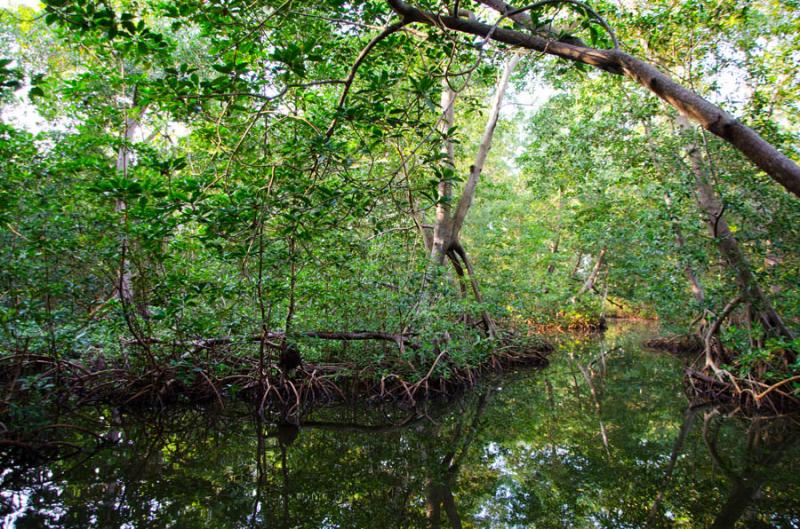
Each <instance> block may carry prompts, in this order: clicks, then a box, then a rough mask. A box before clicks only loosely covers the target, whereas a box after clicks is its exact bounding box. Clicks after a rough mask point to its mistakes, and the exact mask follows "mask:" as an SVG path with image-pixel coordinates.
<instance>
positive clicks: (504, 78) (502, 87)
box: [452, 55, 521, 240]
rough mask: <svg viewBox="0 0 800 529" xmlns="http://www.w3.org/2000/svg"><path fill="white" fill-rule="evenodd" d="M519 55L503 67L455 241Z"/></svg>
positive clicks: (455, 222)
mask: <svg viewBox="0 0 800 529" xmlns="http://www.w3.org/2000/svg"><path fill="white" fill-rule="evenodd" d="M520 58H521V57H520V56H519V55H512V56H511V57H510V58H509V59H508V60H507V61H506V63H505V66H504V67H503V73H502V75H501V76H500V80H499V81H498V82H497V90H496V91H495V94H494V98H493V99H492V106H491V109H490V110H489V119H488V120H487V121H486V128H485V129H484V131H483V136H482V137H481V143H480V146H479V147H478V153H477V154H476V155H475V162H474V163H473V164H472V167H470V172H469V178H468V179H467V183H466V184H465V185H464V189H463V190H462V191H461V198H460V199H459V201H458V207H456V212H455V214H454V216H453V227H452V231H453V239H454V240H458V235H459V233H460V232H461V228H462V227H463V226H464V219H466V217H467V213H468V212H469V208H470V207H471V206H472V201H473V199H474V198H475V189H476V188H477V187H478V181H479V180H480V177H481V172H482V171H483V166H484V165H485V164H486V158H487V157H488V155H489V149H491V148H492V138H493V137H494V131H495V128H496V127H497V120H498V119H499V118H500V108H501V107H502V106H503V98H504V97H505V94H506V89H507V88H508V81H509V79H511V73H512V72H513V71H514V68H515V67H516V66H517V63H518V62H519V60H520Z"/></svg>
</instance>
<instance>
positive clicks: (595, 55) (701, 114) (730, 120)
mask: <svg viewBox="0 0 800 529" xmlns="http://www.w3.org/2000/svg"><path fill="white" fill-rule="evenodd" d="M479 1H481V2H482V3H485V4H487V5H490V6H492V5H493V4H494V5H504V6H505V8H504V9H506V10H508V9H510V6H508V4H505V3H502V4H500V3H499V2H497V1H491V2H489V1H487V0H479ZM387 2H388V3H389V5H390V6H391V7H392V9H394V11H395V12H396V13H398V14H399V15H400V16H402V17H403V21H404V22H406V23H411V22H419V23H422V24H427V25H435V26H440V27H444V28H447V29H451V30H453V31H458V32H461V33H467V34H470V35H475V36H478V37H483V38H486V37H487V36H491V38H492V40H495V41H498V42H503V43H505V44H510V45H512V46H519V47H522V48H527V49H531V50H536V51H539V52H542V53H546V54H548V55H554V56H556V57H561V58H563V59H567V60H569V61H573V62H579V63H583V64H587V65H589V66H594V67H596V68H599V69H602V70H605V71H607V72H610V73H614V74H618V75H626V76H627V77H629V78H631V79H632V80H634V81H636V82H637V83H639V84H640V85H641V86H643V87H644V88H646V89H648V90H650V91H651V92H653V93H654V94H655V95H657V96H658V97H659V98H661V99H662V100H663V101H665V102H666V103H667V104H669V105H671V106H672V107H674V108H675V109H677V110H678V111H679V112H680V113H681V114H684V115H686V116H688V117H690V118H691V119H693V120H694V121H696V122H698V123H699V124H700V125H701V126H702V127H703V128H705V129H706V130H708V131H709V132H711V133H712V134H715V135H717V136H719V137H720V138H722V139H723V140H725V141H727V142H728V143H730V144H731V145H733V146H734V147H735V148H736V149H738V150H739V151H740V152H742V153H743V154H744V155H745V156H747V158H749V159H750V161H752V162H753V163H754V164H755V165H756V166H757V167H759V168H760V169H762V170H763V171H764V172H765V173H767V174H768V175H769V176H770V177H772V179H773V180H775V181H776V182H778V183H779V184H781V185H782V186H783V187H785V188H786V189H787V190H788V191H790V192H791V193H793V194H794V195H796V196H798V197H800V166H798V165H797V163H795V162H794V161H792V160H791V159H790V158H788V157H787V156H785V155H783V154H782V153H781V152H779V151H778V150H777V149H776V148H775V147H773V146H772V145H771V144H770V143H768V142H767V141H766V140H764V139H763V138H762V137H761V136H759V135H758V133H756V132H755V131H754V130H752V129H750V128H749V127H747V126H745V125H743V124H742V123H740V122H739V121H737V120H736V119H735V118H734V117H733V116H731V115H730V114H728V113H727V112H725V111H724V110H722V109H721V108H719V107H718V106H716V105H714V104H712V103H710V102H709V101H707V100H705V99H703V98H702V97H700V96H699V95H698V94H696V93H694V92H692V91H691V90H688V89H686V88H684V87H683V86H681V85H679V84H678V83H676V82H675V81H673V80H672V79H671V78H670V77H669V76H667V75H665V74H664V73H662V72H660V71H659V70H658V69H657V68H655V67H654V66H652V65H651V64H648V63H647V62H644V61H642V60H640V59H637V58H636V57H633V56H631V55H628V54H627V53H624V52H623V51H621V50H619V49H611V50H600V49H595V48H589V47H586V46H579V45H574V44H569V43H566V42H561V41H558V40H553V39H551V38H544V37H541V36H539V35H535V34H527V33H523V32H520V31H515V30H511V29H507V28H501V27H497V26H493V25H490V24H484V23H482V22H478V21H475V20H469V19H464V18H459V17H455V16H449V15H439V14H434V13H429V12H426V11H422V10H420V9H417V8H415V7H412V6H411V5H409V4H408V3H406V2H404V1H402V0H387Z"/></svg>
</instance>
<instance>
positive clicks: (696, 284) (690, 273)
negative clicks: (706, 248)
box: [664, 193, 706, 305]
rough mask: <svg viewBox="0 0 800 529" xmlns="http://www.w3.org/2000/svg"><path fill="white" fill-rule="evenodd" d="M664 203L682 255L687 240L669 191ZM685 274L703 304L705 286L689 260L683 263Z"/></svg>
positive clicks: (698, 301)
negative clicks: (675, 214)
mask: <svg viewBox="0 0 800 529" xmlns="http://www.w3.org/2000/svg"><path fill="white" fill-rule="evenodd" d="M664 203H665V204H666V205H667V211H668V212H669V216H670V220H671V221H672V232H673V233H674V234H675V245H676V246H677V247H678V255H681V254H683V253H684V249H685V248H686V240H685V239H684V238H683V231H682V230H681V225H680V224H679V223H678V219H676V218H675V216H674V215H673V214H672V199H671V198H670V196H669V194H668V193H664ZM683 274H684V275H685V276H686V279H687V280H688V281H689V286H690V287H691V289H692V295H693V296H694V299H695V301H697V303H699V304H700V305H702V304H703V303H704V302H705V299H706V296H705V292H704V291H703V286H702V285H701V284H700V280H699V279H698V278H697V274H696V273H695V271H694V268H692V264H691V263H690V262H689V261H688V260H687V261H686V262H685V263H684V265H683Z"/></svg>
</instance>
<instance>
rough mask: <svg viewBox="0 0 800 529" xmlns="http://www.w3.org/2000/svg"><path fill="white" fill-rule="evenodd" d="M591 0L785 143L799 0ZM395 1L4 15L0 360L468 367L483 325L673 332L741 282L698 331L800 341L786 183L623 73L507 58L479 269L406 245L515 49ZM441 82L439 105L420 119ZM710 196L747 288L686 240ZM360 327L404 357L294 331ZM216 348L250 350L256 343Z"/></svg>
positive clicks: (176, 5)
mask: <svg viewBox="0 0 800 529" xmlns="http://www.w3.org/2000/svg"><path fill="white" fill-rule="evenodd" d="M443 4H447V2H444V3H442V2H434V1H432V0H430V1H425V2H421V3H420V4H419V7H421V8H425V9H427V10H429V11H432V12H439V11H441V12H442V13H444V9H446V8H448V6H445V5H443ZM458 4H459V2H456V5H458ZM544 4H545V5H542V6H540V7H538V8H537V9H536V10H534V11H533V12H531V17H532V19H533V24H534V25H536V26H537V27H539V28H542V27H546V28H551V29H548V31H550V32H551V33H550V37H551V38H553V39H558V40H559V41H569V42H574V41H576V40H577V39H582V40H581V41H579V42H585V43H588V45H592V46H595V47H598V48H608V47H610V46H611V44H612V43H611V37H610V35H609V33H608V32H607V31H606V30H605V29H604V28H603V27H602V24H600V23H599V22H598V18H597V17H595V16H594V15H592V13H593V11H590V10H587V9H586V8H585V7H580V6H577V5H576V4H566V3H565V4H563V5H562V4H559V3H544ZM460 7H461V8H462V9H468V10H470V11H472V12H473V13H474V14H473V15H469V16H475V17H477V18H478V19H484V20H489V21H496V20H497V14H496V13H493V12H491V11H490V10H488V9H487V8H485V7H482V6H480V5H479V4H477V3H475V2H469V1H464V2H460ZM592 7H593V8H594V10H595V11H597V12H598V13H599V14H600V15H601V16H602V17H603V19H605V21H607V23H608V25H609V26H610V27H612V28H613V29H614V31H615V33H616V37H617V38H618V40H619V41H620V43H621V45H622V47H623V48H624V49H625V50H626V51H628V52H630V53H632V54H636V55H638V56H640V57H642V58H645V59H647V60H649V61H650V62H652V63H653V64H655V65H657V66H658V67H659V68H660V69H662V70H663V71H664V72H667V73H669V75H671V76H672V77H673V78H674V79H676V80H677V81H678V82H680V83H681V84H683V85H684V86H687V87H690V88H691V89H693V90H694V91H696V92H697V93H699V94H701V95H703V96H705V97H706V98H708V99H710V100H711V101H713V102H715V103H718V104H719V105H721V106H722V107H724V108H726V109H727V110H728V111H729V112H731V113H732V114H734V115H735V116H737V117H738V118H740V119H741V120H742V121H743V122H745V123H747V124H748V125H750V126H752V127H753V128H754V129H756V130H757V131H758V132H759V133H760V134H761V135H762V136H763V137H764V138H765V139H766V140H767V141H769V142H770V143H771V144H772V145H774V146H776V147H777V148H778V150H779V151H781V152H783V153H785V154H786V155H787V156H789V157H790V158H794V159H795V160H797V159H800V148H799V145H800V122H798V116H800V113H799V112H798V110H800V109H798V101H800V72H798V69H800V63H798V61H797V54H798V50H800V43H798V39H800V11H798V8H797V6H796V5H795V4H794V3H791V2H774V1H771V0H758V1H749V0H748V1H744V0H724V1H721V2H720V1H714V2H708V1H705V0H693V1H687V2H681V3H679V4H677V5H676V4H675V3H674V2H665V1H658V2H638V1H633V2H623V3H613V2H604V1H602V2H593V3H592ZM466 17H467V15H465V20H466ZM397 20H398V17H397V16H396V14H395V12H394V11H393V9H392V6H391V5H390V3H387V2H385V1H379V0H370V1H367V2H358V3H349V2H342V1H338V0H329V1H322V2H320V1H315V2H308V1H291V0H290V1H288V2H283V1H280V2H279V1H274V2H273V1H271V0H264V1H260V2H256V3H251V2H239V1H236V0H233V1H227V0H226V1H216V0H212V1H204V2H196V1H194V0H174V1H167V2H163V1H157V2H156V1H150V0H140V1H128V0H120V1H117V0H112V1H103V2H83V1H78V0H75V1H73V0H46V1H45V2H44V5H43V6H42V7H41V8H40V9H31V8H26V7H19V8H17V9H15V10H5V11H3V12H2V19H1V20H0V22H1V23H2V39H0V58H2V61H0V89H1V90H2V91H3V92H2V101H0V104H2V107H0V112H2V114H0V117H2V124H1V125H0V127H2V128H1V129H0V174H1V175H2V179H1V180H0V226H1V227H0V262H1V263H2V267H0V349H2V350H3V352H4V354H6V353H37V354H46V355H48V356H50V357H65V358H81V359H83V360H86V361H88V359H91V358H94V357H97V356H102V357H104V358H120V357H124V358H125V359H126V360H125V361H126V362H128V363H134V364H136V363H151V364H153V363H168V362H172V363H175V362H190V363H191V362H193V361H200V360H201V359H202V358H203V355H204V350H203V348H191V347H187V346H185V344H187V343H190V342H191V343H196V341H197V340H213V339H219V338H222V337H229V339H231V340H233V339H235V338H241V339H244V338H245V337H252V336H256V337H258V336H261V337H262V343H263V340H264V339H266V336H267V335H268V334H269V333H276V332H280V333H284V334H282V336H283V341H284V342H285V341H286V340H294V341H297V342H298V343H299V344H300V348H301V351H302V353H303V357H304V358H305V359H306V360H314V361H326V360H331V359H336V360H339V361H343V360H347V361H355V362H357V363H365V364H369V363H376V362H380V361H381V360H382V359H383V358H384V357H385V356H386V355H387V354H388V355H395V354H400V355H402V356H403V357H404V360H407V361H408V362H410V363H411V365H414V366H416V367H419V366H420V365H421V366H423V367H419V369H421V370H422V371H423V372H425V371H427V366H428V365H430V363H431V362H432V361H433V359H434V358H436V356H437V355H439V353H440V351H441V350H442V349H446V350H447V352H448V360H449V362H450V364H451V365H461V366H463V365H476V364H478V363H480V362H481V361H482V360H483V359H485V357H486V355H487V354H488V353H489V352H490V351H491V349H492V345H491V338H493V333H492V331H491V326H490V325H489V324H488V323H486V322H487V316H486V315H490V316H491V318H492V319H493V320H495V321H497V322H498V324H499V327H500V328H501V329H505V330H508V329H521V328H524V327H526V326H528V325H531V324H557V325H570V324H576V323H578V324H585V325H590V324H594V323H596V322H597V320H598V318H599V317H600V316H601V315H603V314H606V313H609V314H618V315H625V316H643V317H653V316H658V317H659V318H660V319H662V320H663V321H665V322H668V323H669V324H671V325H674V326H675V327H676V328H682V329H685V328H686V327H687V326H689V324H690V322H692V320H695V319H696V317H698V316H703V315H705V319H706V320H707V321H711V320H713V319H714V316H710V315H716V314H719V313H720V312H721V311H722V310H723V307H725V305H726V304H727V303H728V302H729V300H731V299H732V298H733V297H735V296H736V295H737V292H739V291H741V292H743V294H741V296H743V299H744V303H743V304H742V305H741V307H736V308H735V309H734V311H733V316H732V319H731V320H730V324H726V325H724V326H723V327H722V340H723V341H724V342H725V343H726V344H729V345H733V347H732V349H735V350H738V351H745V352H748V355H749V356H748V357H747V358H749V359H751V360H752V359H761V360H764V359H766V360H768V362H767V364H768V365H769V369H772V370H779V371H780V373H779V374H780V375H790V374H791V373H792V372H793V371H794V370H797V363H796V358H795V357H794V356H793V355H789V356H781V357H780V358H779V359H774V358H773V360H775V361H774V362H771V361H769V360H770V358H772V356H771V355H775V354H778V352H785V351H787V350H789V351H790V350H792V349H794V350H797V349H798V345H797V342H796V341H795V342H792V336H793V331H792V329H794V330H796V329H797V328H798V326H799V325H800V319H799V318H800V291H798V289H797V285H798V284H800V253H798V248H800V228H799V227H800V208H798V199H797V197H795V196H793V195H792V194H790V193H789V192H787V191H786V190H785V189H784V188H783V187H781V186H779V185H777V184H776V183H775V182H773V181H772V180H770V178H769V177H768V176H767V175H765V174H764V173H763V172H761V171H760V170H759V169H758V168H756V167H755V166H753V165H752V164H751V163H750V161H749V160H747V159H746V158H745V157H744V156H743V155H742V154H741V153H740V152H739V151H737V150H736V149H734V148H733V147H731V145H729V144H728V143H726V142H725V141H723V140H721V139H719V138H716V137H714V136H712V135H710V134H707V133H705V132H703V131H701V130H695V129H692V128H689V129H687V128H686V127H682V126H681V124H680V123H679V121H680V120H679V119H678V117H677V114H676V112H675V110H674V109H672V108H670V107H668V106H665V105H664V104H662V103H661V102H660V101H658V99H657V98H656V97H655V96H654V95H652V94H651V93H649V92H647V91H646V90H645V89H644V88H642V87H640V86H637V85H635V84H633V83H631V82H630V81H626V80H624V79H622V78H620V77H615V76H613V75H611V74H609V73H606V72H602V71H599V70H590V69H589V67H587V66H586V65H582V64H576V63H569V62H566V61H564V60H560V59H552V58H548V57H544V56H542V55H541V54H537V53H524V56H523V58H522V59H521V61H520V63H519V65H518V66H517V68H516V69H515V72H514V75H513V79H512V87H511V88H510V89H509V90H510V92H511V93H510V94H509V95H508V96H507V98H506V101H505V102H506V105H505V106H504V107H503V108H502V109H501V112H500V124H499V126H498V130H497V132H496V134H495V137H494V138H493V140H492V139H491V138H490V141H491V143H492V150H491V152H490V154H489V158H488V161H487V163H486V166H485V167H484V168H483V171H482V175H481V180H480V182H479V184H478V185H477V190H476V194H475V205H474V207H473V208H472V210H470V215H469V216H468V217H467V220H466V223H465V227H464V230H463V235H462V236H461V241H460V242H461V244H462V245H463V250H464V251H465V252H466V253H468V254H469V255H470V256H471V265H473V266H474V271H473V272H470V271H468V272H466V274H465V275H464V276H461V275H459V273H460V272H458V268H459V266H461V267H462V268H464V267H466V266H468V265H466V262H467V258H466V257H465V256H464V257H463V260H462V261H459V260H458V259H457V258H455V257H452V255H451V256H450V259H451V260H452V262H453V264H454V267H450V265H449V263H448V262H445V265H446V266H437V265H436V262H435V260H433V264H432V260H431V248H430V247H429V244H428V239H427V235H426V234H428V235H429V234H430V233H431V232H432V231H436V229H437V228H434V227H432V226H433V224H434V222H435V219H436V217H437V212H438V211H447V210H448V209H449V208H451V207H455V204H456V201H457V197H458V195H457V194H456V195H453V194H452V192H444V191H443V190H447V189H451V188H452V189H455V190H456V191H459V192H460V190H462V189H463V188H464V187H465V182H466V180H467V176H468V175H470V173H471V169H470V166H471V165H473V160H474V158H475V153H476V152H477V151H478V149H479V145H478V144H479V142H480V140H481V131H482V130H483V128H484V123H485V121H486V116H487V114H488V113H489V109H490V107H491V103H490V99H491V98H492V96H493V95H494V93H495V91H496V89H497V88H496V86H497V79H498V78H499V76H500V72H501V70H502V66H503V64H504V63H505V62H506V61H507V60H508V57H510V56H512V55H514V54H519V53H523V51H522V50H519V49H514V48H512V47H509V46H505V45H503V44H500V43H497V42H492V41H491V39H483V38H479V37H475V36H473V35H470V34H467V33H459V32H455V31H447V30H444V29H442V28H440V27H437V26H436V25H435V24H434V25H426V24H413V25H405V26H402V27H399V26H397V25H395V26H392V25H391V24H392V23H393V22H396V21H397ZM498 24H499V26H500V27H508V28H516V29H520V27H521V25H520V23H519V22H517V21H512V20H510V19H509V18H505V19H502V20H501V21H500V22H499V23H498ZM387 28H388V29H387ZM552 28H556V29H552ZM553 31H555V32H556V33H555V34H553ZM376 36H377V37H376ZM443 87H444V88H443ZM443 91H444V92H445V93H457V94H458V95H457V97H456V98H455V104H454V107H455V112H454V113H455V119H454V122H453V123H452V124H448V123H447V120H444V124H445V125H446V126H444V127H443V126H442V124H443V119H442V115H443V109H442V107H441V104H440V101H442V92H443ZM445 95H446V94H445ZM509 102H510V103H511V104H508V103H509ZM447 125H450V126H447ZM692 146H695V147H694V150H691V148H692ZM449 147H452V148H453V150H454V153H455V155H454V157H453V158H452V159H450V160H448V154H447V150H448V148H449ZM687 149H688V150H689V151H691V152H694V153H698V152H699V157H700V159H701V162H702V164H703V169H702V171H703V172H704V173H705V174H706V175H707V177H708V178H707V183H710V186H711V189H712V190H713V191H714V193H716V195H717V199H718V202H719V204H721V208H718V210H717V211H716V212H712V213H713V216H714V218H711V217H710V215H709V210H708V209H705V210H704V209H703V206H702V204H700V205H698V203H697V202H696V201H695V196H696V195H697V193H698V191H697V185H698V183H697V182H698V181H700V180H698V178H700V177H698V176H697V171H696V170H693V169H694V168H693V166H692V160H694V159H691V160H690V158H689V157H688V155H687V152H688V151H687ZM479 172H480V171H479ZM454 197H456V198H454ZM723 214H724V216H725V219H726V224H725V225H726V226H729V227H730V230H729V231H730V232H731V233H732V235H733V237H735V240H736V241H738V247H739V248H740V249H741V254H742V255H743V256H744V263H745V265H747V266H748V267H749V268H750V270H751V272H752V274H751V275H752V277H751V279H752V281H751V283H753V284H757V285H758V286H759V288H760V290H761V291H763V293H764V296H762V297H758V296H755V294H753V292H754V290H753V288H755V287H754V286H753V284H750V283H748V284H745V285H742V284H741V282H740V278H741V277H743V276H742V275H741V266H740V265H741V263H736V262H731V260H730V259H729V255H728V254H725V253H724V249H723V250H720V239H721V238H722V236H721V235H720V234H719V233H716V232H715V233H713V234H711V235H709V231H708V229H707V226H706V225H707V224H709V223H710V224H711V225H712V228H713V229H714V230H716V229H717V228H716V226H718V225H719V224H720V219H721V217H722V215H723ZM437 226H438V225H437ZM456 235H457V234H456ZM678 239H679V240H678ZM721 251H722V252H723V253H720V252H721ZM442 259H444V256H442ZM459 262H461V263H462V265H459V264H458V263H459ZM689 271H691V274H693V275H694V276H695V279H696V283H697V284H698V285H699V286H700V288H701V289H702V293H703V295H702V297H698V296H697V295H696V292H695V295H693V293H692V289H691V286H692V285H691V284H690V282H689V281H688V280H687V277H688V275H687V274H688V273H689ZM748 277H750V276H748ZM470 279H476V282H475V283H474V285H472V288H474V295H473V293H472V292H473V291H472V290H471V289H470V288H468V283H469V282H470V281H469V280H470ZM745 279H746V278H745ZM478 289H480V292H481V295H479V294H478V292H479V290H478ZM754 296H755V297H754ZM762 298H765V299H766V301H765V299H762ZM765 303H766V305H765ZM769 304H771V307H770V306H768V305H769ZM771 310H774V312H775V313H777V314H779V315H780V316H781V318H782V324H783V325H784V327H785V329H786V332H783V331H782V330H781V329H782V327H781V325H779V324H778V323H777V320H776V319H775V318H773V317H772V316H771V314H772V312H770V311H771ZM753 314H763V315H764V317H762V318H761V319H760V320H759V318H757V317H753V316H752V315H753ZM482 318H483V321H484V323H486V328H482V327H481V326H480V325H479V324H478V323H480V321H481V319H482ZM476 322H477V323H476ZM762 323H763V328H762ZM364 330H366V331H374V332H386V333H389V334H392V335H409V336H413V340H414V341H415V342H417V343H419V344H420V346H421V347H420V348H419V349H415V350H412V349H404V348H403V347H400V353H396V351H397V350H398V348H397V347H395V344H394V343H392V342H391V341H389V342H388V343H383V342H381V343H378V344H371V345H365V344H364V343H363V342H359V343H358V344H353V343H350V342H340V341H335V340H334V341H321V340H317V339H311V338H308V337H306V338H304V337H303V333H306V332H310V331H338V332H342V333H348V332H350V333H352V332H355V331H364ZM773 331H774V332H773ZM284 345H285V343H284ZM237 351H238V354H241V355H249V356H255V355H256V354H257V353H258V351H259V344H258V340H256V341H250V342H246V343H244V342H243V343H242V345H241V347H240V349H238V350H237ZM262 351H263V348H262ZM131 353H133V354H132V356H129V355H131ZM418 360H422V361H423V362H422V364H419V365H418V364H416V362H417V361H418ZM745 364H746V363H745ZM444 365H445V364H444V363H442V364H440V365H439V366H438V368H442V367H443V366H444ZM747 365H750V364H746V365H745V366H744V368H746V367H747ZM776 376H777V375H776Z"/></svg>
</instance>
